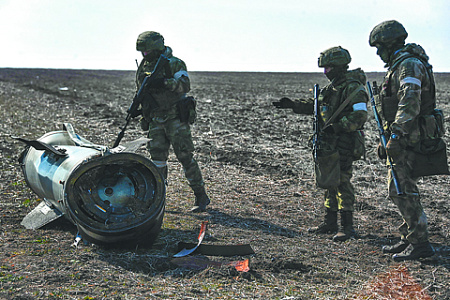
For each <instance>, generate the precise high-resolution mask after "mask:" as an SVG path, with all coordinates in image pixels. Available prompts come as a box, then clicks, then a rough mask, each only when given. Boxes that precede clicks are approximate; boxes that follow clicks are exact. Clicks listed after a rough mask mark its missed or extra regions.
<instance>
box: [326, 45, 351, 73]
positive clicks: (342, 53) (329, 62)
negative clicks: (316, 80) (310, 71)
mask: <svg viewBox="0 0 450 300" xmlns="http://www.w3.org/2000/svg"><path fill="white" fill-rule="evenodd" d="M351 60H352V58H351V57H350V53H349V52H348V51H347V50H346V49H344V48H342V47H341V46H338V47H332V48H330V49H327V50H325V51H323V52H322V53H320V56H319V67H320V68H323V67H325V66H326V67H337V66H345V65H348V64H349V63H350V61H351Z"/></svg>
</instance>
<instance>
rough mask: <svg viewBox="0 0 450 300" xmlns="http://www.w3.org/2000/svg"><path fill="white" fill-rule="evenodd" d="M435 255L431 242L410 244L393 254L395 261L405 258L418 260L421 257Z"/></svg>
mask: <svg viewBox="0 0 450 300" xmlns="http://www.w3.org/2000/svg"><path fill="white" fill-rule="evenodd" d="M433 255H434V249H433V246H431V244H430V242H424V243H419V244H409V245H408V247H406V249H405V250H404V251H403V252H402V253H397V254H394V255H393V256H392V259H393V260H394V261H397V262H398V261H404V260H416V259H419V258H426V257H430V256H433Z"/></svg>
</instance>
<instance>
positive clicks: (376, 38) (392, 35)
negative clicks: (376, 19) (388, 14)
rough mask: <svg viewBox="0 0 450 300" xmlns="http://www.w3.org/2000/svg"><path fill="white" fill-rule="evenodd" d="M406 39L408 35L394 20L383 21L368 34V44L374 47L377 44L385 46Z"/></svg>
mask: <svg viewBox="0 0 450 300" xmlns="http://www.w3.org/2000/svg"><path fill="white" fill-rule="evenodd" d="M406 37H408V33H407V32H406V30H405V27H403V25H402V24H400V23H399V22H397V21H395V20H390V21H384V22H382V23H380V24H378V25H377V26H375V27H374V28H373V29H372V31H371V32H370V36H369V44H370V46H372V47H376V45H377V44H386V43H389V42H392V41H395V40H397V39H400V38H401V39H403V41H404V40H405V39H406Z"/></svg>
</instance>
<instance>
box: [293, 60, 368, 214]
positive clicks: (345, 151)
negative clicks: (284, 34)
mask: <svg viewBox="0 0 450 300" xmlns="http://www.w3.org/2000/svg"><path fill="white" fill-rule="evenodd" d="M365 80H366V76H365V74H364V72H363V71H362V70H361V69H356V70H351V71H346V73H345V74H344V76H341V77H337V78H336V79H334V80H332V81H331V82H330V84H328V85H327V86H325V87H324V88H323V89H322V90H321V91H320V95H319V105H320V112H321V116H322V120H323V122H326V121H327V120H328V119H329V118H330V117H331V116H332V115H333V113H334V112H335V111H336V109H338V107H339V106H340V104H341V103H343V102H344V101H345V100H346V99H347V97H349V96H350V95H351V94H352V93H353V92H354V91H355V90H358V92H357V93H356V94H354V95H353V96H352V99H351V100H350V102H349V104H348V105H347V106H346V107H345V108H344V109H343V110H342V111H341V113H340V114H339V115H338V117H337V118H336V119H335V121H334V123H332V125H333V127H334V130H335V132H334V133H326V132H322V133H321V135H320V137H319V139H320V147H321V148H328V147H329V148H330V149H337V150H338V151H339V155H340V171H341V175H340V176H341V177H340V184H339V186H338V187H336V188H333V189H328V190H327V191H326V192H325V204H324V205H325V207H326V208H330V209H331V210H333V211H337V210H341V211H353V210H354V202H355V191H354V188H353V185H352V184H351V182H350V179H351V178H352V163H353V161H354V160H355V159H356V158H355V155H354V150H355V146H356V142H357V131H358V130H360V129H362V127H363V125H364V123H365V122H366V120H367V102H368V101H369V96H368V95H367V92H366V90H365V88H364V84H365ZM294 105H295V106H294V107H293V110H294V112H296V113H302V114H311V113H312V112H313V107H314V103H313V99H308V100H300V101H295V103H294ZM336 131H337V132H336Z"/></svg>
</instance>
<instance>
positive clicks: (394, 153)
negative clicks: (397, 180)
mask: <svg viewBox="0 0 450 300" xmlns="http://www.w3.org/2000/svg"><path fill="white" fill-rule="evenodd" d="M404 150H405V149H404V147H403V145H402V141H401V139H400V138H396V139H393V138H391V139H390V140H389V142H388V143H387V145H386V153H387V155H389V156H390V157H392V158H396V157H399V156H400V155H401V154H402V153H403V151H404Z"/></svg>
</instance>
